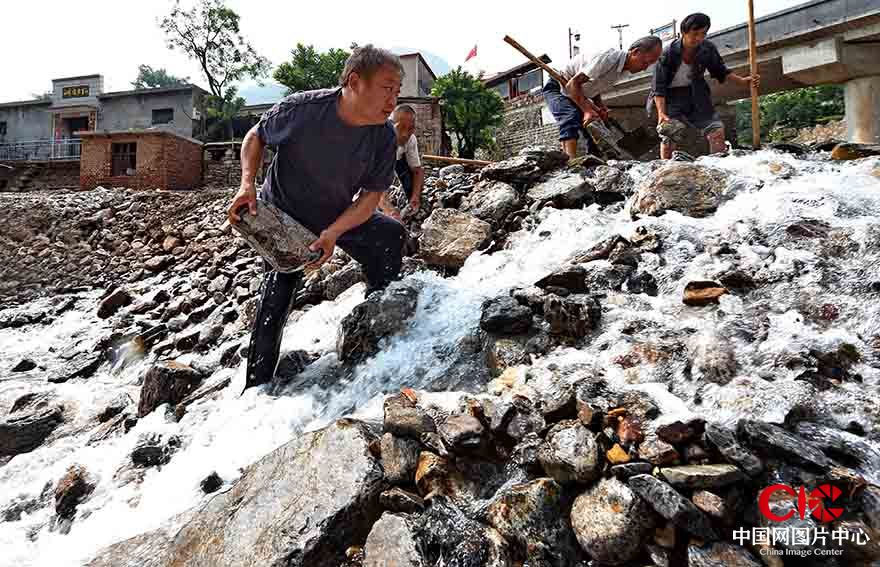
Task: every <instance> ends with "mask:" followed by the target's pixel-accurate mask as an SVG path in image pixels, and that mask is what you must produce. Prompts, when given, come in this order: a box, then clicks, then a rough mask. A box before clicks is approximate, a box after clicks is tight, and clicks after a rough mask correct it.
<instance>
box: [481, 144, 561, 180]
mask: <svg viewBox="0 0 880 567" xmlns="http://www.w3.org/2000/svg"><path fill="white" fill-rule="evenodd" d="M567 161H568V156H567V155H566V154H565V153H564V152H562V151H560V150H558V149H551V148H546V147H530V148H525V149H523V150H521V151H520V152H519V154H517V155H516V156H515V157H512V158H511V159H508V160H504V161H499V162H496V163H493V164H491V165H487V166H486V167H484V168H483V170H482V171H481V172H480V179H493V180H496V181H505V182H507V183H534V182H535V181H537V180H538V179H540V178H541V176H542V175H544V173H546V172H548V171H550V170H552V169H556V168H559V167H562V166H563V165H564V164H565V163H566V162H567Z"/></svg>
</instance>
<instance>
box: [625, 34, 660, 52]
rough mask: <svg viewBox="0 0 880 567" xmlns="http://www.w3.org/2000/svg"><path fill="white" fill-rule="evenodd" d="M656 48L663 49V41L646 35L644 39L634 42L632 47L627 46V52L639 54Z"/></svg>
mask: <svg viewBox="0 0 880 567" xmlns="http://www.w3.org/2000/svg"><path fill="white" fill-rule="evenodd" d="M658 47H663V40H662V39H660V38H659V37H657V36H656V35H646V36H645V37H642V38H639V39H637V40H635V41H634V42H633V43H632V45H630V46H629V50H630V51H638V52H639V53H647V52H648V51H653V50H655V49H657V48H658Z"/></svg>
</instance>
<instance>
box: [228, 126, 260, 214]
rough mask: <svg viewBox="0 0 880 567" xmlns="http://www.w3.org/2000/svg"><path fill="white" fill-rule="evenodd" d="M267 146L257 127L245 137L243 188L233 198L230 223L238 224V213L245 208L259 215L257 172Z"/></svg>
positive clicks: (242, 167)
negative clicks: (258, 133)
mask: <svg viewBox="0 0 880 567" xmlns="http://www.w3.org/2000/svg"><path fill="white" fill-rule="evenodd" d="M265 147H266V144H264V143H263V140H261V139H260V137H259V136H258V135H257V127H256V126H254V127H253V128H251V129H250V130H248V133H247V134H246V135H245V137H244V141H243V142H242V144H241V187H239V189H238V193H236V194H235V196H234V197H233V198H232V204H231V205H229V210H228V211H227V215H228V216H229V222H232V223H237V222H239V221H240V220H241V216H239V214H238V211H239V209H241V208H242V207H244V206H247V207H248V210H249V211H250V213H251V214H252V215H255V214H257V186H256V179H257V172H258V171H259V170H260V165H261V164H262V162H263V148H265Z"/></svg>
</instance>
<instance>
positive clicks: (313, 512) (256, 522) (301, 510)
mask: <svg viewBox="0 0 880 567" xmlns="http://www.w3.org/2000/svg"><path fill="white" fill-rule="evenodd" d="M373 440H374V437H373V435H372V434H371V433H370V431H369V428H368V427H367V426H366V425H365V424H363V423H360V422H357V421H354V420H339V421H337V422H335V423H333V424H332V425H330V426H328V427H326V428H324V429H321V430H319V431H314V432H311V433H306V434H304V435H302V436H300V437H298V438H296V439H294V440H293V441H290V442H289V443H287V444H285V445H283V446H281V447H279V448H278V449H276V450H274V451H272V452H271V453H269V454H268V455H266V456H265V457H263V458H262V459H260V460H259V461H257V462H255V463H254V464H252V465H250V466H249V467H247V468H246V469H245V471H244V473H243V475H242V477H241V478H240V479H239V480H238V481H237V482H236V483H235V484H234V485H233V486H232V487H231V488H230V489H229V490H227V491H225V492H222V493H219V494H217V495H216V496H214V497H213V498H211V499H210V500H208V501H207V503H206V504H203V505H201V506H200V507H199V508H197V509H194V510H191V511H189V512H188V513H187V514H185V515H184V518H183V519H181V520H179V521H178V522H176V525H175V526H174V527H175V530H176V535H173V534H172V535H171V536H170V537H169V534H168V530H166V529H161V530H157V531H155V532H150V533H148V534H144V535H142V536H137V537H135V538H132V539H131V540H127V541H126V542H121V543H120V544H116V545H114V546H111V547H110V548H107V549H105V550H102V551H101V552H99V553H98V554H97V558H96V559H95V560H94V561H93V562H92V563H90V565H91V566H92V567H99V566H100V567H103V566H105V565H150V566H152V565H156V566H158V565H169V564H172V563H177V564H181V565H195V564H200V565H228V566H230V567H233V566H239V567H244V566H247V565H254V564H261V565H281V564H283V565H287V566H291V567H337V566H338V565H339V564H340V563H342V562H343V560H344V559H345V549H346V548H347V547H348V546H349V545H351V542H356V541H363V540H364V539H365V538H366V537H367V534H368V533H369V531H370V527H371V526H372V525H373V524H374V522H375V521H376V520H377V519H378V518H379V516H380V513H381V511H380V508H379V504H378V498H379V493H380V492H381V491H382V487H383V483H382V478H383V474H382V467H381V466H380V464H379V462H378V461H377V460H376V459H375V458H374V457H373V456H372V454H371V453H370V450H369V445H370V443H371V442H372V441H373ZM303 487H308V490H305V491H304V490H303Z"/></svg>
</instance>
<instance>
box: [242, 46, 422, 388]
mask: <svg viewBox="0 0 880 567" xmlns="http://www.w3.org/2000/svg"><path fill="white" fill-rule="evenodd" d="M402 76H403V67H402V65H401V64H400V60H399V59H398V58H397V56H396V55H393V54H392V53H390V52H388V51H385V50H383V49H377V48H375V47H373V46H372V45H367V46H364V47H359V48H357V49H355V50H354V52H353V53H352V55H351V57H349V59H348V61H346V64H345V69H344V71H343V74H342V77H341V79H340V83H341V85H342V86H341V87H338V88H335V89H327V90H318V91H308V92H300V93H295V94H292V95H290V96H288V97H286V98H285V99H283V100H282V101H281V102H279V103H278V104H276V105H275V106H274V107H272V109H271V110H269V111H268V112H266V113H265V114H264V115H263V117H262V119H261V120H260V122H259V123H258V124H257V125H256V126H254V127H253V128H252V129H251V130H250V131H249V132H248V133H247V135H246V136H245V139H244V142H243V143H242V149H241V164H242V176H241V177H242V179H241V188H240V189H239V191H238V193H236V195H235V197H234V198H233V200H232V204H231V205H230V207H229V219H230V222H233V223H236V222H238V221H239V220H240V219H241V217H240V214H242V213H243V209H244V208H245V207H247V208H249V209H250V212H251V213H252V214H254V213H255V212H256V207H257V191H256V185H255V181H254V180H255V177H256V172H257V169H258V167H259V165H260V163H261V162H262V155H263V148H264V147H265V146H271V147H273V148H274V149H275V157H274V158H273V159H272V163H271V165H270V166H269V169H268V170H267V172H266V179H265V181H264V183H263V187H262V192H261V195H260V198H261V199H265V200H267V201H269V202H271V203H272V204H274V205H276V206H277V207H279V208H280V209H281V210H283V211H284V212H286V213H287V214H288V215H290V216H291V217H293V218H294V219H296V220H297V221H299V222H300V223H301V224H302V225H303V226H305V227H306V228H308V229H309V230H311V231H312V232H314V233H315V234H318V235H319V237H318V239H317V240H316V241H315V242H314V243H312V244H311V246H310V248H311V249H312V250H313V251H320V252H321V257H320V258H319V259H318V260H316V261H315V262H313V263H312V264H310V265H309V266H308V267H309V268H317V267H318V266H320V265H321V264H323V263H324V262H326V261H327V260H328V259H329V258H330V256H331V255H332V254H333V250H334V249H335V247H336V245H337V244H339V246H340V247H341V248H342V249H343V250H345V252H346V253H348V254H349V255H350V256H351V257H353V258H354V259H355V260H357V261H358V262H359V263H360V264H361V265H362V266H363V268H364V274H365V275H366V278H367V293H370V292H372V291H374V290H378V289H382V288H384V287H385V286H387V285H388V283H389V282H391V281H392V280H394V279H396V278H397V276H398V274H399V272H400V266H401V261H402V249H403V241H404V234H405V230H404V228H403V225H401V224H400V223H399V222H397V221H395V220H393V219H391V218H389V217H387V216H385V215H382V214H380V213H377V212H375V211H376V207H377V205H378V204H379V199H380V197H381V195H382V193H383V192H384V191H386V190H387V189H388V187H389V186H390V185H391V182H392V180H393V177H394V162H395V159H394V158H395V150H396V148H397V138H396V135H395V133H394V128H393V127H392V125H391V124H390V123H389V122H388V115H389V114H391V112H392V111H393V110H394V107H395V105H396V104H397V96H398V95H399V94H400V84H401V79H402ZM301 281H302V274H301V272H295V273H289V274H285V273H280V272H274V271H271V270H270V271H267V272H266V274H265V276H264V278H263V284H262V286H261V292H260V302H259V304H258V307H257V316H256V318H255V320H254V328H253V332H252V334H251V343H250V348H249V351H248V364H247V378H246V384H245V387H246V388H247V387H250V386H255V385H258V384H263V383H266V382H268V381H270V380H271V379H272V377H273V376H274V374H275V368H276V366H277V364H278V354H279V349H280V345H281V336H282V331H283V328H284V324H285V322H286V320H287V314H288V311H289V310H290V306H291V300H292V298H293V297H295V295H296V292H297V290H298V288H299V287H300V283H301Z"/></svg>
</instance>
